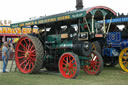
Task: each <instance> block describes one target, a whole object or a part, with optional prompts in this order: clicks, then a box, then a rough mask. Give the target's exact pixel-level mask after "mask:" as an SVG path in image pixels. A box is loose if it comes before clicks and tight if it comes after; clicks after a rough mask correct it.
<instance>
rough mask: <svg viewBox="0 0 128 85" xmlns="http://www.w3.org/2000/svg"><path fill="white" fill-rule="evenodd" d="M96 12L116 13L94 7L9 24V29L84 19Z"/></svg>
mask: <svg viewBox="0 0 128 85" xmlns="http://www.w3.org/2000/svg"><path fill="white" fill-rule="evenodd" d="M97 10H98V11H101V13H103V15H105V14H107V13H108V12H110V13H112V14H113V15H116V12H115V11H113V10H112V9H110V8H108V7H105V6H96V7H91V8H86V9H81V10H75V11H70V12H65V13H61V14H56V15H51V16H45V17H40V18H37V19H32V20H29V21H24V22H19V23H14V24H11V28H17V27H26V26H34V25H39V24H46V23H52V22H57V21H64V20H70V19H76V18H82V17H85V16H86V15H87V14H89V13H91V14H92V15H95V13H96V11H97ZM106 11H107V12H106ZM104 12H105V13H104Z"/></svg>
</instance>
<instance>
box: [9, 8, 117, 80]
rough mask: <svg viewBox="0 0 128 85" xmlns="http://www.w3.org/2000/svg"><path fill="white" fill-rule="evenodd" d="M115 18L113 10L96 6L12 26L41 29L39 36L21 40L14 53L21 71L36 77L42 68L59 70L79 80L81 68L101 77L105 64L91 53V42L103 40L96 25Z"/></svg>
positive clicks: (99, 57) (66, 76)
mask: <svg viewBox="0 0 128 85" xmlns="http://www.w3.org/2000/svg"><path fill="white" fill-rule="evenodd" d="M114 15H115V12H113V11H112V10H111V9H110V8H108V7H104V6H97V7H92V8H87V9H81V10H76V11H71V12H66V13H62V14H57V15H51V16H45V17H40V18H37V19H33V20H29V21H25V22H20V23H14V24H11V28H17V27H20V28H21V29H22V28H23V27H27V26H30V27H31V29H33V27H35V26H37V27H38V28H39V33H38V34H34V33H31V34H30V35H25V36H23V37H22V38H20V39H19V41H18V43H17V45H16V49H15V61H16V65H17V67H18V69H19V70H20V71H21V72H22V73H25V74H28V73H37V72H39V70H40V69H41V68H43V67H45V68H46V69H47V70H49V71H53V70H58V69H59V71H60V73H61V74H62V76H64V77H65V78H76V77H77V75H78V74H79V71H80V66H82V67H83V69H84V71H85V72H86V73H88V74H93V75H97V74H99V73H100V72H101V70H102V69H103V60H102V57H101V56H100V54H99V53H98V52H96V51H93V50H92V48H93V47H92V42H95V40H96V39H97V38H99V37H102V35H99V34H98V33H97V30H98V29H97V21H98V20H101V19H105V18H106V19H109V18H110V17H109V16H114ZM104 16H106V17H104ZM103 31H104V32H105V29H103ZM93 49H94V48H93Z"/></svg>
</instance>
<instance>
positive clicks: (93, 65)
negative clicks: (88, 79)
mask: <svg viewBox="0 0 128 85" xmlns="http://www.w3.org/2000/svg"><path fill="white" fill-rule="evenodd" d="M92 54H93V55H94V56H93V57H91V60H90V61H89V62H90V65H85V66H84V71H85V72H86V73H88V74H91V75H96V74H97V72H98V71H99V70H100V64H101V63H100V62H99V59H98V57H97V56H96V54H94V53H92ZM94 57H96V58H95V59H94Z"/></svg>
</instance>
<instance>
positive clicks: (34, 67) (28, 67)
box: [15, 36, 44, 74]
mask: <svg viewBox="0 0 128 85" xmlns="http://www.w3.org/2000/svg"><path fill="white" fill-rule="evenodd" d="M43 53H44V52H43V46H42V43H41V42H40V40H39V39H38V38H36V37H33V36H23V37H22V38H20V40H19V41H18V43H17V45H16V49H15V61H16V65H17V67H18V69H19V70H20V72H22V73H26V74H27V73H37V72H39V70H40V68H41V66H42V63H43Z"/></svg>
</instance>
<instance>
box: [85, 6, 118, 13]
mask: <svg viewBox="0 0 128 85" xmlns="http://www.w3.org/2000/svg"><path fill="white" fill-rule="evenodd" d="M99 8H101V9H107V10H109V11H110V12H112V13H113V14H114V15H116V12H115V11H113V10H112V9H111V8H108V7H105V6H95V7H92V8H90V9H88V10H87V11H86V13H87V14H88V13H89V12H91V11H92V10H94V9H99Z"/></svg>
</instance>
